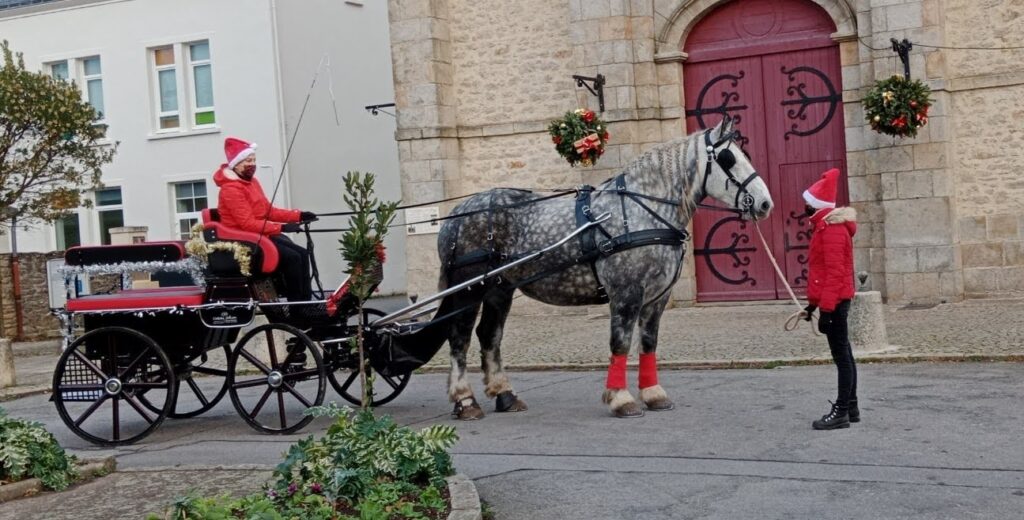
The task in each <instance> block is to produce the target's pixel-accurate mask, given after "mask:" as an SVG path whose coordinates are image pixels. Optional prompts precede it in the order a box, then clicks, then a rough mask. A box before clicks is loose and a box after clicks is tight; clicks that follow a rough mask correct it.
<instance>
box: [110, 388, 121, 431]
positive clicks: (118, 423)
mask: <svg viewBox="0 0 1024 520" xmlns="http://www.w3.org/2000/svg"><path fill="white" fill-rule="evenodd" d="M118 401H120V399H118V398H117V397H115V398H114V399H113V402H114V411H113V413H112V414H111V416H112V417H113V418H114V428H113V429H114V440H115V441H119V440H121V414H120V411H119V410H118V406H117V402H118Z"/></svg>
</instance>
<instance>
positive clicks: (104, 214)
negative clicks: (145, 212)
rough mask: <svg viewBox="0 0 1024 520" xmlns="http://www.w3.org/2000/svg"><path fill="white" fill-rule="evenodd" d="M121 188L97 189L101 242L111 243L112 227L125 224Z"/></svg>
mask: <svg viewBox="0 0 1024 520" xmlns="http://www.w3.org/2000/svg"><path fill="white" fill-rule="evenodd" d="M123 202H124V201H123V200H122V198H121V188H103V189H100V190H96V213H97V214H98V216H99V223H100V243H101V244H103V245H109V244H110V230H111V228H116V227H121V226H124V206H123Z"/></svg>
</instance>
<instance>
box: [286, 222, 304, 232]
mask: <svg viewBox="0 0 1024 520" xmlns="http://www.w3.org/2000/svg"><path fill="white" fill-rule="evenodd" d="M299 231H302V226H300V225H298V224H296V223H294V222H290V223H288V224H281V232H282V233H298V232H299Z"/></svg>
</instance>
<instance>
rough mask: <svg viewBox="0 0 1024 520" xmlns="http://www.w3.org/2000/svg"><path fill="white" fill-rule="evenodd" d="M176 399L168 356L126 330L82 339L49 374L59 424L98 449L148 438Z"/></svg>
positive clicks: (99, 331)
mask: <svg viewBox="0 0 1024 520" xmlns="http://www.w3.org/2000/svg"><path fill="white" fill-rule="evenodd" d="M142 394H148V395H149V398H148V403H149V406H147V405H144V404H143V403H142V401H141V399H140V397H141V395H142ZM176 396H177V380H176V379H175V378H174V376H173V370H172V368H171V361H170V359H168V358H167V354H166V353H164V351H163V349H161V348H160V346H159V345H157V344H156V342H154V341H153V340H152V339H150V338H149V337H147V336H146V335H144V334H142V333H140V332H138V331H135V330H132V329H128V328H125V327H103V328H99V329H96V330H93V331H90V332H88V333H86V334H84V335H82V336H81V337H80V338H78V339H77V340H75V342H74V343H72V344H71V345H70V346H69V347H68V348H67V349H66V350H65V351H64V353H63V354H62V355H61V357H60V360H59V361H58V362H57V369H56V370H55V371H54V373H53V402H54V404H55V405H56V407H57V413H59V414H60V418H61V420H63V421H64V424H66V425H67V427H68V428H69V429H70V430H71V431H72V432H73V433H74V434H75V435H77V436H79V437H81V438H83V439H85V440H87V441H89V442H92V443H94V444H100V445H103V446H119V445H125V444H131V443H133V442H137V441H139V440H141V439H142V438H144V437H146V436H147V435H149V434H150V433H152V432H153V430H155V429H156V428H157V426H160V423H162V422H163V420H164V419H165V418H166V417H167V415H168V414H169V413H170V412H171V408H172V407H173V406H174V400H175V397H176ZM150 407H152V408H151V409H148V410H147V408H150ZM100 410H103V411H102V412H100V413H97V412H98V411H100Z"/></svg>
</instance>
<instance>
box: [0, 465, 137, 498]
mask: <svg viewBox="0 0 1024 520" xmlns="http://www.w3.org/2000/svg"><path fill="white" fill-rule="evenodd" d="M116 468H117V462H116V461H115V460H114V457H107V458H105V459H96V460H83V461H76V462H75V471H76V473H77V477H76V478H75V480H74V481H72V482H71V483H70V485H72V486H74V485H77V484H84V483H86V482H89V481H91V480H93V479H96V478H99V477H103V476H106V475H109V474H111V473H113V472H114V470H115V469H116ZM65 489H66V488H65ZM45 491H52V489H50V488H47V486H46V485H45V484H43V481H42V480H40V479H38V478H28V479H25V480H18V481H16V482H7V481H2V482H0V503H3V502H10V501H11V500H16V499H19V498H23V497H30V496H34V495H38V494H39V493H42V492H45Z"/></svg>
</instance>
